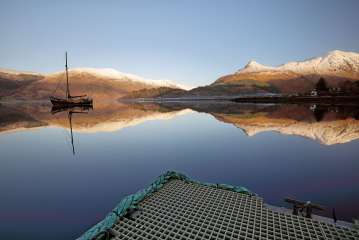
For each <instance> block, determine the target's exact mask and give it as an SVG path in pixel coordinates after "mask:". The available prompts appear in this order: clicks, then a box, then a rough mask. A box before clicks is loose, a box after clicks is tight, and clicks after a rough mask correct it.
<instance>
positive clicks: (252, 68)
mask: <svg viewBox="0 0 359 240" xmlns="http://www.w3.org/2000/svg"><path fill="white" fill-rule="evenodd" d="M273 70H275V68H273V67H269V66H265V65H263V64H260V63H257V62H256V61H254V60H251V61H249V62H248V63H247V65H246V66H245V67H244V68H243V69H241V70H239V71H237V73H253V72H264V71H273Z"/></svg>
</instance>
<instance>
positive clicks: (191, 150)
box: [0, 102, 359, 239]
mask: <svg viewBox="0 0 359 240" xmlns="http://www.w3.org/2000/svg"><path fill="white" fill-rule="evenodd" d="M50 111H51V108H50V106H49V105H48V104H46V103H36V104H31V105H20V104H2V105H0V154H1V157H0V169H1V170H0V171H1V174H0V194H1V198H0V222H1V224H0V239H74V238H76V237H78V236H79V235H81V233H83V232H84V231H85V230H86V229H88V228H89V227H91V226H92V225H93V224H95V223H97V222H98V221H100V220H101V219H102V218H103V217H104V216H105V215H106V214H107V213H108V212H109V211H110V210H111V209H112V208H113V207H114V206H115V205H116V204H117V203H118V202H119V201H120V200H121V198H123V197H124V196H125V195H128V194H131V193H134V192H136V191H137V190H139V189H142V188H144V187H145V186H147V185H148V184H150V183H151V181H152V180H154V179H155V178H156V177H157V176H158V175H160V174H162V173H164V172H165V171H167V170H176V171H180V172H183V173H185V174H186V175H188V176H189V177H192V178H194V179H197V180H200V181H207V182H213V183H228V184H232V185H241V186H245V187H247V188H248V189H250V190H251V191H253V192H255V193H257V194H258V195H260V196H262V197H263V198H264V199H265V202H267V203H270V204H274V205H277V206H286V205H285V203H284V202H283V198H285V197H288V196H290V197H293V198H297V199H300V200H311V201H312V202H315V203H318V204H321V205H323V206H325V207H326V208H327V209H328V211H326V212H324V213H322V214H323V215H326V216H330V213H331V209H332V208H335V209H336V213H337V217H338V218H339V219H343V220H347V221H351V220H352V219H353V218H358V217H359V188H358V185H359V174H358V172H359V120H358V119H359V114H358V110H357V109H356V108H355V107H326V106H316V105H312V106H309V105H306V106H298V105H251V104H234V103H228V102H217V103H215V102H182V103H181V102H172V103H156V104H155V103H146V104H134V103H132V104H130V103H110V104H106V103H103V104H102V103H98V104H97V105H96V106H95V109H94V110H93V111H89V112H85V113H78V112H82V110H76V111H74V112H73V113H71V114H69V112H57V113H55V114H52V113H51V112H50ZM70 120H71V124H72V128H73V132H74V133H73V140H74V153H73V149H72V145H71V135H70V131H69V124H70Z"/></svg>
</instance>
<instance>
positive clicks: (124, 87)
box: [0, 68, 188, 100]
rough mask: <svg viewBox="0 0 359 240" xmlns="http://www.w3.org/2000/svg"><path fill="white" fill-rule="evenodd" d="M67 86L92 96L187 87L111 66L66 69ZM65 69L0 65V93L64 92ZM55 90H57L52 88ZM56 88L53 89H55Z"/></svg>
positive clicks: (18, 95) (34, 95)
mask: <svg viewBox="0 0 359 240" xmlns="http://www.w3.org/2000/svg"><path fill="white" fill-rule="evenodd" d="M69 78H70V89H71V93H72V94H75V95H81V94H84V93H86V94H88V95H90V96H92V97H93V98H94V99H95V100H111V99H118V98H121V97H122V96H124V95H126V94H128V93H130V92H132V91H138V90H141V89H153V88H160V87H166V88H171V89H172V88H173V89H188V87H186V86H183V85H180V84H176V83H174V82H172V81H169V80H153V79H146V78H142V77H139V76H137V75H134V74H129V73H122V72H119V71H117V70H114V69H110V68H75V69H70V70H69ZM64 86H65V73H64V71H61V72H56V73H49V74H40V73H32V72H21V71H15V70H7V69H0V97H2V98H15V99H46V98H48V96H50V95H53V94H54V95H56V94H57V95H58V96H62V95H64V89H65V87H64ZM55 90H56V91H55ZM54 91H55V92H54Z"/></svg>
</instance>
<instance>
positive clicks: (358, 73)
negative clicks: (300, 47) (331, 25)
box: [213, 50, 359, 92]
mask: <svg viewBox="0 0 359 240" xmlns="http://www.w3.org/2000/svg"><path fill="white" fill-rule="evenodd" d="M320 77H324V78H325V79H326V80H327V82H328V84H329V85H332V86H337V85H338V84H339V83H340V82H343V81H347V80H349V81H356V80H359V54H358V53H355V52H345V51H339V50H335V51H331V52H329V53H327V54H326V55H324V56H323V57H316V58H312V59H309V60H305V61H297V62H289V63H286V64H283V65H280V66H277V67H272V66H265V65H262V64H260V63H257V62H256V61H253V60H252V61H250V62H249V63H248V64H247V65H246V66H245V67H244V68H242V69H240V70H238V71H237V72H235V73H233V74H229V75H226V76H223V77H221V78H219V79H218V80H217V81H216V82H215V83H214V84H213V85H218V84H222V85H223V84H241V83H242V82H243V81H244V80H246V81H248V80H251V81H254V82H253V83H254V84H255V83H256V82H257V83H258V82H265V83H268V84H270V85H271V86H273V87H274V88H276V89H277V90H278V91H279V92H305V91H308V90H310V89H311V88H313V86H314V85H315V83H316V82H317V81H318V79H319V78H320Z"/></svg>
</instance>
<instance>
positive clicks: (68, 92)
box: [65, 52, 71, 100]
mask: <svg viewBox="0 0 359 240" xmlns="http://www.w3.org/2000/svg"><path fill="white" fill-rule="evenodd" d="M65 68H66V99H67V100H68V99H69V98H71V95H70V87H69V73H68V67H67V52H66V64H65Z"/></svg>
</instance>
